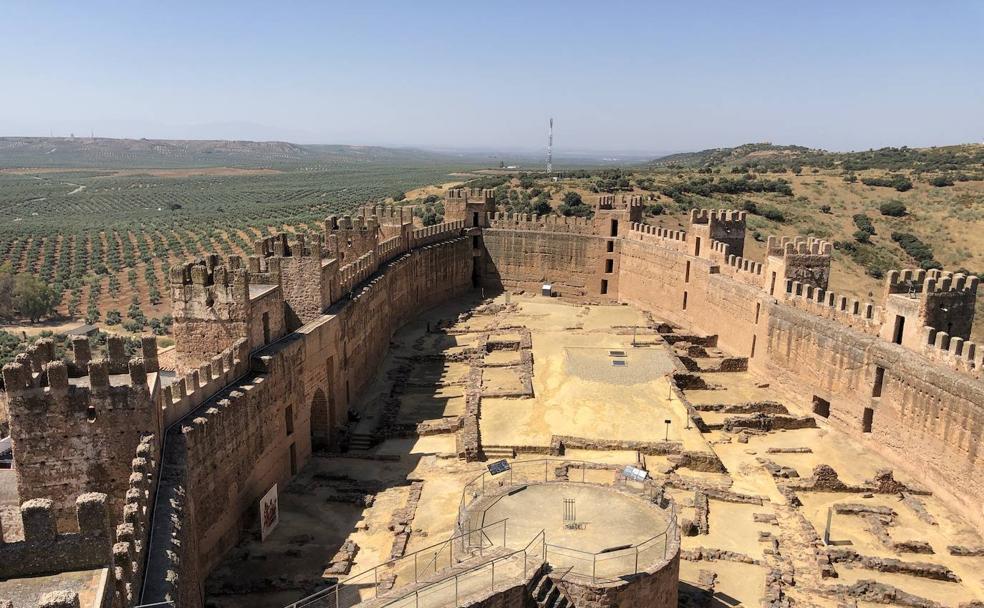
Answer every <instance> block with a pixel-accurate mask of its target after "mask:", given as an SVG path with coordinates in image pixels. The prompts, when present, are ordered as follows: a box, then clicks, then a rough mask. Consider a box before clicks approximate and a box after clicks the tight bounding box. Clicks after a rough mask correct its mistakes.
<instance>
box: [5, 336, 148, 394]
mask: <svg viewBox="0 0 984 608" xmlns="http://www.w3.org/2000/svg"><path fill="white" fill-rule="evenodd" d="M107 345H108V351H109V358H108V359H99V360H95V361H93V360H92V359H91V355H92V350H91V346H90V344H89V340H88V338H86V337H84V336H78V337H76V338H75V339H73V340H72V350H73V353H74V360H69V361H62V360H55V359H54V342H53V341H52V340H51V339H49V338H42V339H40V340H38V341H37V342H35V344H34V345H32V346H31V347H30V348H28V349H27V351H26V352H24V353H21V354H19V355H18V356H17V357H16V358H15V360H14V361H13V362H12V363H8V364H7V365H5V366H4V367H3V380H4V386H5V388H6V392H7V395H8V398H9V400H10V407H11V409H16V408H18V407H21V406H22V405H23V404H25V403H31V404H33V405H44V406H46V407H47V406H50V405H51V401H52V400H54V401H55V402H58V403H61V402H66V401H71V400H73V399H79V400H86V399H87V398H86V397H85V396H83V395H82V394H81V393H93V394H97V395H101V394H105V393H109V392H111V391H114V390H115V391H117V392H118V391H120V390H125V389H138V390H141V391H143V390H147V389H148V386H147V374H148V373H154V372H157V371H158V370H159V366H158V360H157V339H156V338H154V337H153V336H147V337H144V338H143V339H142V340H141V347H142V351H143V352H142V354H143V357H127V356H126V351H125V342H124V339H123V338H122V337H121V336H109V338H108V339H107ZM28 394H29V395H31V396H33V397H40V396H42V395H44V396H45V397H47V399H46V400H44V401H37V400H29V401H23V400H21V399H19V398H20V397H21V396H24V395H28ZM123 403H125V401H124V402H123Z"/></svg>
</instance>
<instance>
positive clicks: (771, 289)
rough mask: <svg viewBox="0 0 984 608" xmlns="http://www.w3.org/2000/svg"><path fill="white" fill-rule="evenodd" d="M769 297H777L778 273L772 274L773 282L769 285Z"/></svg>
mask: <svg viewBox="0 0 984 608" xmlns="http://www.w3.org/2000/svg"><path fill="white" fill-rule="evenodd" d="M769 295H770V296H774V295H776V273H774V272H773V273H772V282H771V283H770V284H769Z"/></svg>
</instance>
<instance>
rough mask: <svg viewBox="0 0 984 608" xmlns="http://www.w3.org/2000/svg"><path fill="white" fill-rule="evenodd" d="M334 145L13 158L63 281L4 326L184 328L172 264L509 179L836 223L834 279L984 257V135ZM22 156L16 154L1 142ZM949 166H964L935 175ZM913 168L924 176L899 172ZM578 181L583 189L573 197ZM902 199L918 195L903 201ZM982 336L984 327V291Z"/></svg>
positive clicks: (30, 269) (9, 252) (679, 209)
mask: <svg viewBox="0 0 984 608" xmlns="http://www.w3.org/2000/svg"><path fill="white" fill-rule="evenodd" d="M329 148H330V150H331V151H332V154H335V156H333V157H332V159H331V160H330V161H326V160H324V159H322V160H321V161H319V162H316V163H314V164H304V163H302V162H300V161H298V160H297V159H294V160H292V161H291V162H281V163H276V164H267V165H266V166H261V164H262V163H260V162H252V163H243V164H241V165H236V166H205V165H202V166H193V164H192V163H194V162H201V161H200V156H201V155H202V154H204V153H201V152H200V151H199V152H198V153H197V154H199V155H198V156H194V157H191V158H187V159H184V160H183V161H182V162H181V163H178V162H177V161H175V162H172V163H171V164H170V165H165V166H162V167H157V168H141V167H133V166H128V164H127V163H123V164H122V165H121V167H120V168H115V169H113V168H106V167H100V168H95V169H93V168H79V167H72V166H66V167H43V166H42V167H18V166H8V167H6V168H0V271H2V270H3V268H4V265H6V267H7V268H8V272H9V271H12V272H14V273H23V274H30V275H33V276H37V277H39V278H40V279H41V280H42V281H43V282H44V283H46V284H48V285H51V286H52V287H53V288H54V290H55V291H56V292H57V293H60V294H61V297H60V301H59V302H58V304H57V306H56V310H57V313H58V314H57V316H56V318H52V319H46V320H44V321H43V322H42V323H40V324H31V323H27V322H26V321H24V320H20V321H18V322H14V323H11V324H10V325H6V326H0V331H2V330H5V331H7V332H10V333H11V334H16V335H17V336H18V339H19V340H20V341H24V340H25V339H26V338H25V334H26V335H27V336H28V338H29V339H33V336H35V335H37V334H39V333H42V332H43V333H47V332H60V331H63V330H64V329H65V328H66V327H70V326H72V325H73V324H78V323H81V322H88V323H92V324H97V325H99V326H100V327H102V328H104V329H107V330H108V331H112V332H117V333H126V334H129V335H134V336H135V335H138V334H141V333H144V334H145V333H156V334H158V335H161V336H166V335H167V334H168V333H169V329H170V302H169V299H170V295H169V293H168V286H167V271H168V268H169V267H170V266H171V265H173V264H176V263H179V262H181V261H184V260H188V259H192V258H195V257H199V256H202V255H206V254H210V253H219V254H221V255H232V254H238V255H242V254H248V253H250V252H251V251H252V243H253V241H254V240H255V239H256V238H258V237H261V236H263V235H266V234H270V233H272V232H276V231H282V230H285V231H288V232H299V233H303V232H309V231H320V230H321V222H322V221H323V220H324V218H325V217H327V216H328V215H332V214H343V213H346V212H349V211H352V210H353V209H355V208H357V207H358V206H359V205H362V204H365V203H370V202H382V201H388V202H393V201H394V198H401V199H402V202H403V203H407V204H416V205H420V206H421V210H422V211H423V212H424V213H422V217H421V218H420V219H421V220H422V221H424V222H435V221H440V219H441V217H442V214H443V206H442V205H441V204H440V202H439V201H440V200H441V199H442V198H443V195H444V192H445V191H446V190H447V189H448V188H450V187H454V186H459V185H466V186H473V187H486V188H493V189H494V190H495V195H496V202H497V208H498V209H499V210H501V211H513V212H519V213H534V212H539V213H561V214H583V213H590V205H591V203H593V201H594V200H595V199H596V197H597V196H599V195H600V194H601V193H606V192H608V193H625V194H628V193H633V194H640V195H642V196H643V198H644V200H645V203H646V212H645V218H644V221H645V222H647V223H650V224H653V225H659V226H664V227H671V228H681V229H682V228H685V227H686V225H687V223H688V217H689V210H690V209H691V208H695V207H709V208H743V209H747V210H749V215H748V239H747V240H746V249H745V253H746V257H750V258H753V259H757V260H761V259H762V258H763V256H764V248H765V240H766V238H767V237H768V236H769V235H804V236H815V237H821V238H824V239H827V240H829V241H832V242H833V243H834V245H835V249H834V258H833V262H832V265H833V269H832V273H831V284H830V288H831V289H832V290H833V291H835V292H837V293H839V294H843V295H848V296H851V297H857V298H859V299H861V300H865V301H868V300H872V301H876V302H877V301H878V300H879V299H880V298H881V290H882V282H883V277H884V274H885V273H886V272H887V271H888V270H891V269H895V268H907V267H918V266H920V265H924V266H927V267H931V266H934V265H937V266H943V267H945V268H947V269H950V270H964V271H967V272H971V273H974V274H981V273H984V181H982V179H984V165H982V163H981V160H980V159H981V158H982V155H984V152H982V150H984V146H963V147H960V148H959V153H953V152H952V151H949V152H945V153H941V154H942V155H943V159H942V160H939V159H937V157H938V156H940V154H936V153H933V152H930V151H925V152H924V154H923V156H922V157H919V158H918V159H914V158H908V157H904V156H903V157H901V158H900V157H899V153H892V154H891V155H889V159H890V160H889V161H886V160H885V159H884V158H881V157H879V156H878V155H877V154H876V155H875V157H874V160H872V159H867V160H862V161H859V160H858V158H857V155H854V156H852V155H850V154H849V155H839V156H838V155H833V154H830V153H823V152H817V151H805V150H806V149H798V148H789V147H787V148H777V147H769V146H765V147H764V148H763V145H754V146H749V147H748V148H750V149H749V150H742V149H741V148H735V149H724V151H723V152H722V151H719V150H715V151H705V152H702V153H693V154H689V155H676V156H674V157H669V158H668V159H661V160H659V161H656V162H653V163H649V164H645V165H634V166H627V167H624V168H621V169H611V168H607V169H596V168H595V169H592V168H585V169H572V170H566V171H560V172H559V173H558V174H557V175H556V176H554V177H551V178H547V177H546V176H544V175H543V174H533V173H520V172H516V171H512V172H510V171H504V170H497V169H489V170H486V169H482V165H481V164H479V161H476V160H475V159H466V160H461V161H460V162H457V163H456V162H453V160H452V159H449V158H447V157H445V163H444V164H440V163H437V162H435V159H434V158H433V157H430V156H428V155H427V154H423V155H422V156H421V157H420V158H419V159H417V160H416V161H413V160H412V159H410V157H408V156H406V155H395V156H394V155H387V154H385V153H382V152H379V151H377V152H375V153H374V155H373V156H371V157H367V156H366V154H365V151H364V150H361V149H360V150H359V151H358V152H355V153H353V152H351V151H349V152H348V156H345V154H343V153H342V152H340V151H339V150H338V148H337V147H329ZM263 150H266V148H263ZM300 150H302V152H303V151H304V149H300ZM804 151H805V152H804ZM295 153H297V154H301V152H296V151H295ZM264 158H265V157H262V156H261V157H259V158H257V159H254V160H257V161H259V160H263V159H264ZM832 158H838V159H839V160H832ZM926 158H929V159H930V161H929V162H928V164H927V161H926ZM920 159H921V160H920ZM933 159H937V160H933ZM26 160H37V157H36V156H32V157H26ZM69 160H71V161H72V162H69V163H68V164H69V165H71V164H73V163H78V162H84V161H85V158H83V157H73V158H71V159H69ZM308 160H310V159H308ZM4 162H7V163H8V164H11V165H14V164H15V163H12V162H10V160H9V159H5V157H4V156H3V154H2V150H0V165H3V164H4ZM66 162H67V161H66ZM130 164H132V163H130ZM176 165H180V166H176ZM940 177H947V178H948V180H944V182H945V183H943V185H934V179H937V178H940ZM902 178H904V179H905V180H907V181H908V182H909V185H908V186H907V187H904V188H902V189H898V188H895V187H891V186H886V185H885V184H888V183H890V182H889V181H885V180H890V179H902ZM879 180H882V181H879ZM865 182H868V183H867V184H866V183H865ZM872 184H882V185H872ZM404 193H405V197H403V196H402V195H403V194H404ZM571 193H574V195H576V197H579V198H580V200H581V201H582V205H581V206H577V205H575V206H568V205H566V204H565V200H567V199H569V197H571V196H572V194H571ZM886 204H889V205H894V206H895V207H896V208H898V207H899V206H901V207H903V208H904V212H902V213H895V212H893V213H892V214H885V213H883V212H882V207H883V206H884V205H886ZM896 211H897V209H896ZM859 218H860V219H859ZM862 226H864V229H863V230H862ZM861 232H864V234H860V233H861ZM900 234H902V235H908V237H907V238H908V240H906V239H900V238H899V237H898V235H900ZM903 241H905V242H903ZM914 243H915V245H916V246H915V248H913V244H914ZM920 246H921V248H920ZM0 275H2V272H0ZM980 302H984V298H981V299H980ZM973 337H974V338H975V339H976V340H978V341H984V304H980V303H979V304H978V315H977V323H976V326H975V331H974V336H973ZM8 341H10V340H9V339H8ZM15 350H16V349H15V348H8V349H7V351H9V352H8V354H9V353H12V352H14V351H15ZM0 358H2V357H0Z"/></svg>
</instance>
